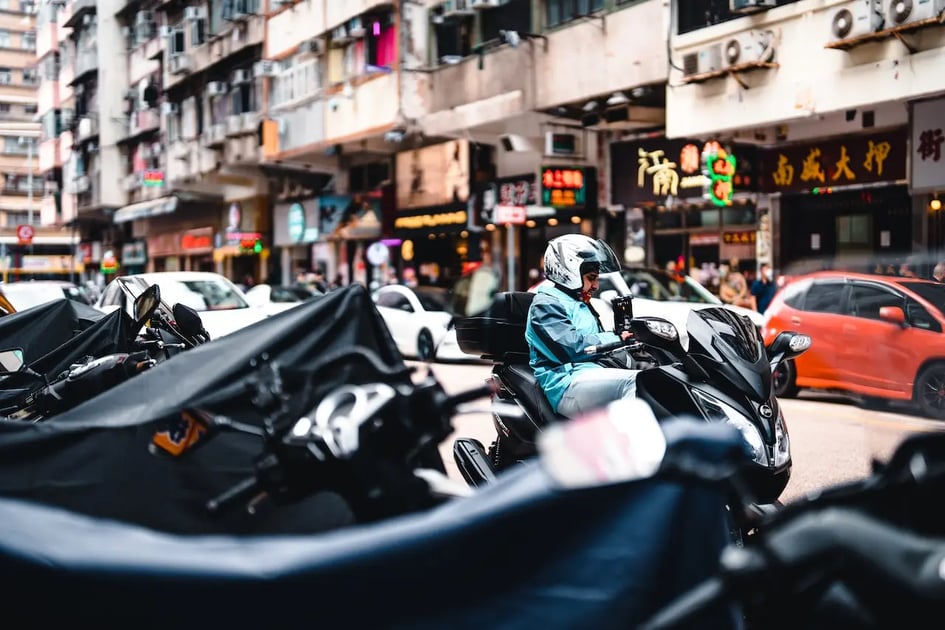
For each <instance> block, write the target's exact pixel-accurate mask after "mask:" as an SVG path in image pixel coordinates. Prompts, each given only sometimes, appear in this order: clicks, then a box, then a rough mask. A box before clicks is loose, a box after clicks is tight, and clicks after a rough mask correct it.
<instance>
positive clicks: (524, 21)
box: [479, 0, 604, 42]
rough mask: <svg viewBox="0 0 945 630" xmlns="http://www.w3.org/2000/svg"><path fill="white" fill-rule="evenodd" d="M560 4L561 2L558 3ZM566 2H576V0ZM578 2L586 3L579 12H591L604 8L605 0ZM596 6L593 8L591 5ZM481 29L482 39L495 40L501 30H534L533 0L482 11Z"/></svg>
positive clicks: (480, 18)
mask: <svg viewBox="0 0 945 630" xmlns="http://www.w3.org/2000/svg"><path fill="white" fill-rule="evenodd" d="M558 4H560V2H559V3H558ZM566 4H575V1H574V0H571V1H570V2H567V3H566ZM577 4H581V5H586V6H585V7H583V8H584V10H583V11H578V13H584V14H586V13H589V12H590V11H595V10H598V9H601V8H603V5H604V3H603V0H591V1H588V0H584V1H583V2H577ZM592 5H593V6H594V7H596V8H591V6H592ZM479 29H480V33H481V35H482V41H484V42H488V41H494V40H497V39H499V37H500V35H499V31H501V30H505V31H518V32H519V33H531V32H532V3H531V0H509V2H506V3H505V4H502V5H500V6H498V7H495V8H494V9H489V10H488V11H482V12H481V15H480V17H479Z"/></svg>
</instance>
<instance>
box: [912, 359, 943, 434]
mask: <svg viewBox="0 0 945 630" xmlns="http://www.w3.org/2000/svg"><path fill="white" fill-rule="evenodd" d="M913 397H914V398H915V402H916V403H917V404H918V405H919V409H920V410H921V411H922V413H923V414H924V415H926V416H928V417H930V418H935V419H937V420H945V363H933V364H932V365H929V366H928V367H926V368H925V369H924V370H922V372H921V373H920V374H919V378H917V379H916V382H915V392H914V393H913Z"/></svg>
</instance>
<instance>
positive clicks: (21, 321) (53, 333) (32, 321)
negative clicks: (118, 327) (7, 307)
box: [0, 298, 105, 363]
mask: <svg viewBox="0 0 945 630" xmlns="http://www.w3.org/2000/svg"><path fill="white" fill-rule="evenodd" d="M103 317H105V314H104V313H102V312H101V311H99V310H98V309H95V308H93V307H91V306H88V305H87V304H82V303H80V302H76V301H75V300H67V299H65V298H63V299H61V300H55V301H53V302H47V303H46V304H40V305H38V306H34V307H33V308H29V309H26V310H25V311H19V312H17V313H13V314H12V315H9V316H7V317H3V318H0V350H4V349H8V348H22V349H23V358H24V359H25V360H26V362H27V363H32V362H33V361H35V360H36V359H38V358H40V357H41V356H43V355H45V354H47V353H49V352H51V351H52V350H54V349H55V348H57V347H59V346H61V345H62V344H64V343H66V342H67V341H69V340H70V339H72V338H73V337H74V336H76V335H77V334H79V333H80V332H82V331H83V330H85V329H87V328H89V327H90V326H91V325H92V324H94V323H95V322H97V321H99V320H100V319H102V318H103Z"/></svg>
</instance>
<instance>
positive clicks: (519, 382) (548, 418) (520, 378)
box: [501, 362, 567, 427]
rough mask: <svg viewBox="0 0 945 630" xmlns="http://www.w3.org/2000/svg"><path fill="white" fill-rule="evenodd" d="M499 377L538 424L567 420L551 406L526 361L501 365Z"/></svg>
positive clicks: (543, 424) (544, 424)
mask: <svg viewBox="0 0 945 630" xmlns="http://www.w3.org/2000/svg"><path fill="white" fill-rule="evenodd" d="M501 378H502V379H503V380H505V381H506V384H507V385H508V386H509V388H510V389H512V390H513V391H514V392H515V394H516V395H517V400H518V401H519V402H520V403H521V404H522V406H523V407H525V410H526V412H527V413H528V415H529V416H530V417H531V418H532V420H534V421H535V423H536V424H538V426H540V427H544V426H548V425H549V424H551V423H553V422H563V421H565V420H567V418H566V417H564V416H562V415H558V414H557V413H555V411H554V409H552V408H551V403H549V402H548V398H547V397H546V396H545V391H544V390H543V389H542V388H541V385H539V384H538V381H537V380H536V379H535V373H534V372H533V371H532V368H531V367H530V366H529V365H528V363H519V362H515V363H510V364H508V365H505V366H503V368H502V374H501Z"/></svg>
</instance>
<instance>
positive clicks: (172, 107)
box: [161, 103, 180, 116]
mask: <svg viewBox="0 0 945 630" xmlns="http://www.w3.org/2000/svg"><path fill="white" fill-rule="evenodd" d="M178 112H180V106H179V105H178V104H177V103H161V114H162V115H163V116H175V115H177V113H178Z"/></svg>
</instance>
